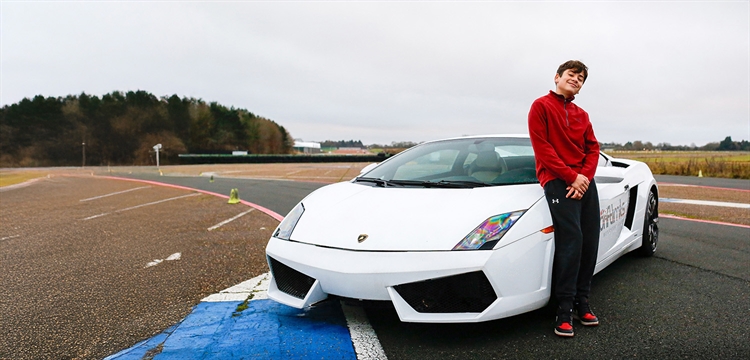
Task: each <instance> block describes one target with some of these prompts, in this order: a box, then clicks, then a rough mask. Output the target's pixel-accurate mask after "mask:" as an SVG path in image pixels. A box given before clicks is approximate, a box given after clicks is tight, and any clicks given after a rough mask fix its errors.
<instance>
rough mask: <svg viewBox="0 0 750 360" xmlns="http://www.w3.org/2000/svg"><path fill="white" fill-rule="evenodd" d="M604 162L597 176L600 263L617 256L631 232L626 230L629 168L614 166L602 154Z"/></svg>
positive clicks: (598, 259) (599, 167) (602, 161)
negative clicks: (624, 228) (627, 176)
mask: <svg viewBox="0 0 750 360" xmlns="http://www.w3.org/2000/svg"><path fill="white" fill-rule="evenodd" d="M600 159H601V161H599V166H598V167H597V168H596V175H595V176H594V180H595V182H596V188H597V191H598V193H599V215H600V226H599V231H600V232H599V253H598V256H597V263H599V262H601V261H602V260H604V259H606V258H607V257H609V256H611V255H612V254H614V253H617V250H618V249H619V248H620V247H621V246H622V241H623V240H624V239H625V238H627V236H628V233H629V232H627V231H623V226H624V224H625V218H626V216H627V213H628V205H629V201H630V196H629V191H628V190H629V186H628V185H627V183H626V182H625V176H624V173H625V169H624V168H620V167H615V166H611V163H610V162H609V161H608V159H607V158H606V156H605V155H600Z"/></svg>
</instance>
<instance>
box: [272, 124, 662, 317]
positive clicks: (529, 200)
mask: <svg viewBox="0 0 750 360" xmlns="http://www.w3.org/2000/svg"><path fill="white" fill-rule="evenodd" d="M595 182H596V184H597V187H598V190H599V202H600V206H601V230H600V231H601V237H600V244H599V255H598V260H597V266H596V272H599V271H601V270H602V269H604V268H605V267H606V266H607V265H609V264H611V263H612V262H613V261H615V260H616V259H617V258H619V257H620V256H622V255H623V254H625V253H627V252H629V251H633V250H638V251H640V252H641V253H642V254H643V255H646V256H650V255H652V254H653V253H654V251H655V250H656V245H657V241H658V226H657V224H658V189H657V186H656V181H655V180H654V177H653V175H652V174H651V171H650V170H649V168H648V167H647V166H646V165H645V164H643V163H641V162H637V161H632V160H623V159H615V158H610V157H609V156H607V155H605V154H601V156H600V159H599V167H598V168H597V172H596V177H595ZM554 236H555V232H554V228H553V226H552V218H551V217H550V213H549V209H548V207H547V201H546V200H545V199H544V191H543V189H542V187H541V186H540V185H539V182H538V180H537V179H536V174H535V165H534V153H533V150H532V148H531V142H530V140H529V137H528V136H526V135H490V136H472V137H461V138H454V139H446V140H438V141H431V142H426V143H423V144H420V145H418V146H415V147H413V148H411V149H408V150H406V151H404V152H402V153H400V154H398V155H396V156H393V157H390V158H389V159H387V160H386V161H383V162H381V163H379V164H371V165H368V166H367V167H365V168H364V169H363V170H362V173H361V174H360V176H358V177H357V178H355V179H353V180H351V181H347V182H341V183H337V184H332V185H328V186H325V187H322V188H320V189H318V190H316V191H314V192H313V193H311V194H309V195H308V196H307V197H305V198H304V199H303V200H302V201H301V202H300V203H299V204H297V206H296V207H295V208H294V209H293V210H292V211H291V212H289V214H288V215H287V216H286V218H284V220H283V221H282V222H281V223H280V224H279V227H278V228H277V229H276V230H275V231H274V233H273V236H272V237H271V239H270V240H269V242H268V246H267V248H266V255H267V258H268V265H269V267H270V269H271V273H272V281H271V283H270V286H269V290H268V296H269V297H270V298H271V299H274V300H276V301H278V302H281V303H283V304H286V305H289V306H292V307H296V308H304V307H307V306H310V305H313V304H315V303H316V302H319V301H322V300H324V299H326V298H327V297H328V295H335V296H339V297H344V298H353V299H362V300H387V301H391V302H392V303H393V305H394V307H395V309H396V311H397V312H398V315H399V317H400V319H401V321H406V322H438V323H450V322H479V321H487V320H493V319H499V318H503V317H508V316H512V315H516V314H520V313H524V312H527V311H531V310H535V309H538V308H541V307H543V306H545V305H546V304H547V302H548V300H549V298H550V278H551V275H552V259H553V256H552V254H553V251H554V241H553V239H554Z"/></svg>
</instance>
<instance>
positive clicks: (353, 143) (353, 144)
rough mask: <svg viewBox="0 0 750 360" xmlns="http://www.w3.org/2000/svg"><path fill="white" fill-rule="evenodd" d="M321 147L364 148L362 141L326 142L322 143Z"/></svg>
mask: <svg viewBox="0 0 750 360" xmlns="http://www.w3.org/2000/svg"><path fill="white" fill-rule="evenodd" d="M320 146H321V147H335V148H342V147H343V148H364V147H365V146H364V145H363V144H362V140H338V141H334V140H326V141H323V142H322V143H320Z"/></svg>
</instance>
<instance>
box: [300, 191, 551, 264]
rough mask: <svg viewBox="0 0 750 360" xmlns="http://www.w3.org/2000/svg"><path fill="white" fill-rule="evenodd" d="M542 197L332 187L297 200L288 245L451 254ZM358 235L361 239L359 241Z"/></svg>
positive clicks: (521, 193) (515, 193) (528, 193)
mask: <svg viewBox="0 0 750 360" xmlns="http://www.w3.org/2000/svg"><path fill="white" fill-rule="evenodd" d="M543 196H544V193H543V190H542V188H541V187H540V186H539V184H527V185H512V186H493V187H478V188H473V189H440V188H404V187H387V188H383V187H373V186H368V185H362V184H356V183H350V182H344V183H338V184H333V185H328V186H325V187H323V188H320V189H318V190H316V191H315V192H313V193H311V194H310V195H308V196H307V197H306V198H305V199H304V200H302V204H303V205H304V207H305V212H304V213H303V215H302V217H301V218H300V220H299V222H298V223H297V226H296V227H295V228H294V231H293V233H292V235H291V240H293V241H298V242H303V243H307V244H314V245H319V246H326V247H333V248H340V249H348V250H361V251H441V250H442V251H445V250H451V249H452V248H453V247H454V246H455V245H456V244H458V242H459V241H461V240H462V239H463V238H464V237H465V236H466V235H468V234H469V233H470V232H471V231H473V230H474V229H475V228H476V227H477V226H479V225H480V224H481V223H482V222H483V221H484V220H486V219H487V218H489V217H491V216H493V215H498V214H502V213H506V212H511V211H516V210H525V209H528V208H529V207H531V205H533V204H534V203H535V202H537V201H538V200H539V199H540V198H542V197H543ZM512 230H513V229H511V231H509V233H508V234H507V235H512V234H511V232H512ZM360 235H367V238H366V239H365V240H364V241H361V242H360V241H358V238H359V237H360ZM520 235H522V236H523V235H527V234H520Z"/></svg>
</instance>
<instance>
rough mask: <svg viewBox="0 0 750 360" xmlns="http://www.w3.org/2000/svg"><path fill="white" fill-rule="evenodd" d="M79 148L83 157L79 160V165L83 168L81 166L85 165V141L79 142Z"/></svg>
mask: <svg viewBox="0 0 750 360" xmlns="http://www.w3.org/2000/svg"><path fill="white" fill-rule="evenodd" d="M81 149H83V151H82V152H81V153H82V154H83V159H82V160H81V167H82V168H83V167H86V143H85V142H82V143H81Z"/></svg>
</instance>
